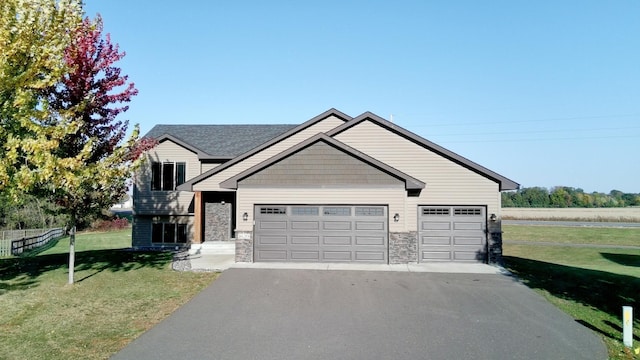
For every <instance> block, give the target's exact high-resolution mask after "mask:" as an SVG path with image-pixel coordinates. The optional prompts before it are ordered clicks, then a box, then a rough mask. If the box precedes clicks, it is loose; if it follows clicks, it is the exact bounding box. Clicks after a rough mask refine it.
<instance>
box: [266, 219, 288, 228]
mask: <svg viewBox="0 0 640 360" xmlns="http://www.w3.org/2000/svg"><path fill="white" fill-rule="evenodd" d="M286 228H287V221H286V220H285V221H261V222H260V229H264V230H283V229H286Z"/></svg>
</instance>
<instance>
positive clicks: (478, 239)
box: [453, 236, 484, 250]
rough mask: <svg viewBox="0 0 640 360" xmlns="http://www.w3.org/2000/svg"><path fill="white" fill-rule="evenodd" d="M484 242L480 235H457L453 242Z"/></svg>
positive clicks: (463, 243)
mask: <svg viewBox="0 0 640 360" xmlns="http://www.w3.org/2000/svg"><path fill="white" fill-rule="evenodd" d="M483 242H484V241H483V239H482V238H481V237H479V236H475V237H470V236H456V237H454V238H453V243H454V244H455V245H482V243H483ZM476 250H477V247H476Z"/></svg>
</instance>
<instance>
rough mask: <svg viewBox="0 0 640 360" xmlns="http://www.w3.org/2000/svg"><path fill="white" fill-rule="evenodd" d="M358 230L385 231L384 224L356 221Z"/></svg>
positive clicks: (380, 222)
mask: <svg viewBox="0 0 640 360" xmlns="http://www.w3.org/2000/svg"><path fill="white" fill-rule="evenodd" d="M356 230H363V231H364V230H374V231H375V230H384V222H382V221H375V222H373V221H356Z"/></svg>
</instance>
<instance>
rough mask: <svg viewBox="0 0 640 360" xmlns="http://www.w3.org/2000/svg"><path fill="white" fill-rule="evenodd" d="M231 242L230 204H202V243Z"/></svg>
mask: <svg viewBox="0 0 640 360" xmlns="http://www.w3.org/2000/svg"><path fill="white" fill-rule="evenodd" d="M229 240H231V204H229V203H225V204H222V203H205V204H204V241H229Z"/></svg>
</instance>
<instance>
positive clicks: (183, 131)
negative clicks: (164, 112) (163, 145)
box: [145, 125, 296, 160]
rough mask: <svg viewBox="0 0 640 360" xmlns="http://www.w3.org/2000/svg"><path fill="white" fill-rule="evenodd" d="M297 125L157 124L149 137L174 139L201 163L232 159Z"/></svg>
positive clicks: (149, 133)
mask: <svg viewBox="0 0 640 360" xmlns="http://www.w3.org/2000/svg"><path fill="white" fill-rule="evenodd" d="M294 127H296V125H156V126H154V127H153V128H152V129H151V130H150V131H149V132H148V133H147V134H146V135H145V137H153V138H156V140H158V141H161V139H165V138H167V137H170V139H171V140H172V141H174V142H176V143H178V144H180V145H181V146H183V147H185V148H188V149H197V151H194V152H196V153H197V154H198V157H199V158H200V159H201V160H217V159H222V160H228V159H233V158H234V157H236V156H238V155H240V154H242V153H244V152H247V151H249V150H251V149H253V148H255V147H256V146H259V145H260V144H263V143H265V142H267V141H269V140H271V139H273V138H275V137H277V136H279V135H281V134H283V133H285V132H287V131H289V130H291V129H293V128H294Z"/></svg>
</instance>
